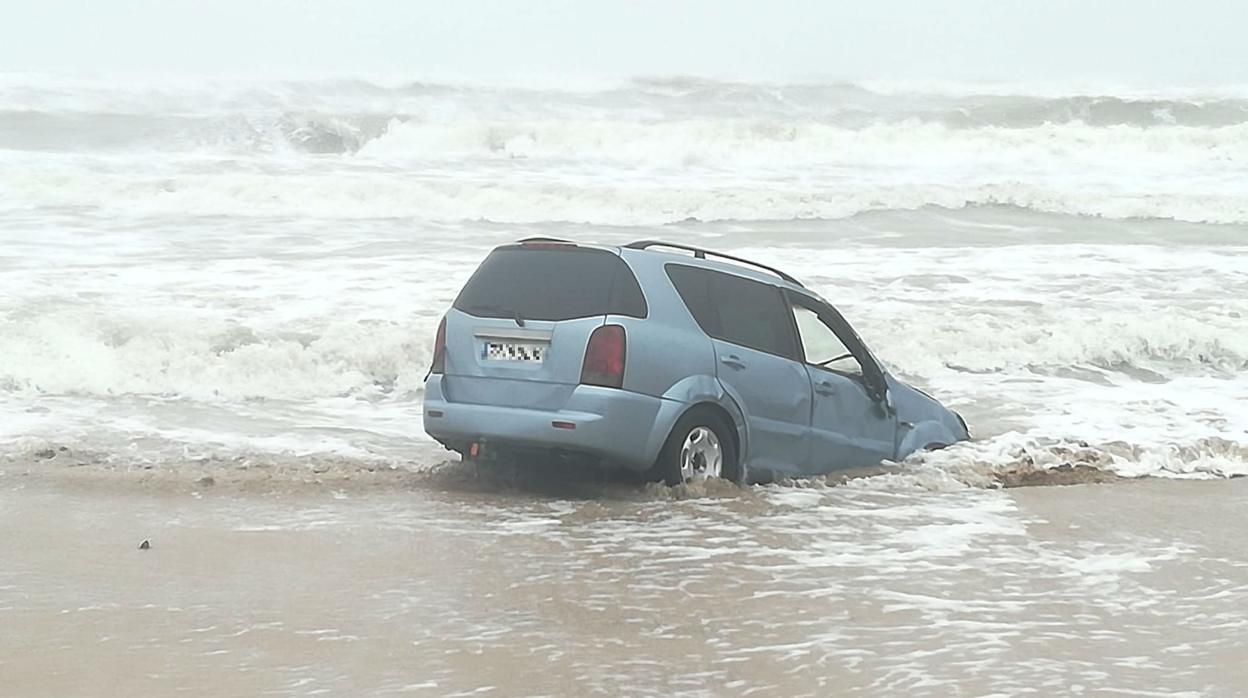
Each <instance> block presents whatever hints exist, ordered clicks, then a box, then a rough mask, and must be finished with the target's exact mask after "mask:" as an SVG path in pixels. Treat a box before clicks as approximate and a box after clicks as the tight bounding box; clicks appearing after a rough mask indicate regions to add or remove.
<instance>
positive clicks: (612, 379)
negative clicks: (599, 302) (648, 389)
mask: <svg viewBox="0 0 1248 698" xmlns="http://www.w3.org/2000/svg"><path fill="white" fill-rule="evenodd" d="M624 345H625V340H624V328H623V327H620V326H619V325H603V326H602V327H599V328H598V329H596V330H594V333H593V334H591V335H590V336H589V344H588V345H587V346H586V347H585V363H583V364H581V383H583V384H585V385H601V386H603V387H607V388H619V387H622V386H623V385H624V351H625V346H624Z"/></svg>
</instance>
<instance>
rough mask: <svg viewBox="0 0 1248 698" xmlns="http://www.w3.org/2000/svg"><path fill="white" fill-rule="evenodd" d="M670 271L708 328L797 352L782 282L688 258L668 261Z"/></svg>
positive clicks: (766, 348) (735, 339)
mask: <svg viewBox="0 0 1248 698" xmlns="http://www.w3.org/2000/svg"><path fill="white" fill-rule="evenodd" d="M667 276H668V278H670V279H671V280H672V285H673V286H675V287H676V292H677V293H679V294H680V298H681V300H683V301H684V302H685V306H686V307H687V308H689V313H690V314H691V315H693V319H694V320H696V321H697V323H698V326H699V327H701V328H702V331H703V332H705V333H707V334H708V335H710V336H712V337H714V338H715V339H721V340H723V341H725V342H732V343H733V344H740V345H741V346H744V347H749V348H750V349H757V350H758V351H763V352H767V353H769V354H776V355H778V356H783V357H785V358H787V359H796V358H797V354H798V352H797V341H796V339H795V338H794V336H793V327H792V324H791V323H790V321H789V314H788V310H787V303H786V302H785V299H784V294H783V293H782V292H781V291H780V289H779V288H777V287H775V286H771V285H768V284H764V283H761V282H758V281H752V280H750V279H746V278H742V277H740V276H733V275H732V274H724V273H722V272H717V271H711V270H709V269H701V268H698V267H691V266H686V265H683V264H669V265H667Z"/></svg>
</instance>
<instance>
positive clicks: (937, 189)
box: [0, 141, 1248, 225]
mask: <svg viewBox="0 0 1248 698" xmlns="http://www.w3.org/2000/svg"><path fill="white" fill-rule="evenodd" d="M1246 142H1248V141H1246ZM0 183H2V184H3V187H4V188H5V189H6V190H7V192H8V194H9V196H8V199H7V200H6V201H4V202H0V206H3V207H6V208H27V207H41V208H68V209H74V210H82V209H94V210H97V211H99V212H102V213H115V214H141V215H181V214H187V215H199V216H238V217H243V218H248V217H303V218H306V217H317V218H326V219H369V218H409V219H413V220H424V221H441V222H458V221H491V222H497V223H539V222H574V223H595V224H602V225H662V224H667V223H677V222H681V221H687V220H698V221H729V220H736V221H778V220H813V219H838V218H848V217H852V216H854V215H857V214H860V213H865V212H871V211H886V210H917V209H920V208H924V207H928V206H934V207H939V208H946V209H961V208H965V207H968V206H1012V207H1017V208H1023V209H1029V210H1033V211H1039V212H1046V213H1058V214H1067V215H1075V216H1094V217H1103V218H1110V219H1131V218H1160V219H1173V220H1179V221H1188V222H1195V223H1245V222H1248V197H1245V196H1243V195H1242V194H1239V193H1233V192H1220V191H1216V190H1212V189H1210V190H1205V191H1190V189H1191V187H1190V186H1186V185H1184V186H1183V188H1184V189H1188V191H1138V190H1137V191H1131V190H1126V191H1123V190H1121V189H1120V188H1116V187H1113V186H1110V185H1103V186H1102V185H1096V184H1091V185H1086V186H1075V185H1074V184H1073V183H1072V184H1069V185H1062V184H1060V183H1051V184H1050V183H1027V182H1019V181H1003V182H987V183H964V184H959V183H936V182H933V183H922V182H919V183H906V182H901V183H881V184H879V185H877V186H874V187H863V186H862V185H861V184H859V183H847V184H846V185H845V186H844V187H836V186H831V185H828V186H820V187H810V186H805V187H803V186H800V185H792V184H789V185H788V186H785V185H784V184H782V183H776V184H774V185H769V184H763V185H761V186H753V187H751V186H746V185H733V184H731V183H729V184H727V185H725V186H721V187H717V188H716V187H711V188H704V187H699V186H697V185H693V184H690V183H688V182H684V183H670V184H664V183H663V182H662V179H661V178H656V179H655V180H654V181H652V182H650V183H648V184H642V183H638V184H635V185H627V184H623V185H621V184H616V183H611V182H603V183H598V184H570V183H569V184H565V183H560V182H542V181H533V182H524V181H507V180H499V181H456V180H454V179H447V178H438V177H436V176H433V175H431V176H428V177H416V176H406V177H395V176H391V175H380V174H370V173H367V172H361V173H354V174H348V175H333V174H325V175H315V174H306V175H274V176H267V175H258V174H245V173H235V174H178V175H171V176H134V175H129V174H116V175H108V174H87V173H63V172H55V173H31V172H29V171H12V170H10V171H8V172H0Z"/></svg>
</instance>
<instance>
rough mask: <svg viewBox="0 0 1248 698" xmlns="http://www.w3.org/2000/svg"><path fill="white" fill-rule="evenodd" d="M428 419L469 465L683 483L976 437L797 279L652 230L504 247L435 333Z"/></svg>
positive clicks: (864, 458) (881, 456)
mask: <svg viewBox="0 0 1248 698" xmlns="http://www.w3.org/2000/svg"><path fill="white" fill-rule="evenodd" d="M424 424H425V431H426V432H428V433H429V435H430V436H432V437H433V438H434V439H437V440H438V441H439V442H441V443H442V444H443V445H444V446H446V447H447V448H448V449H450V450H453V451H457V452H458V453H460V454H462V455H463V456H464V457H465V458H482V457H487V456H500V455H501V456H505V457H510V456H518V455H523V454H526V453H529V454H537V455H544V456H555V457H558V456H574V457H578V458H587V459H592V460H593V461H596V462H598V463H601V464H603V465H608V466H622V467H625V468H628V469H631V470H635V471H644V472H647V473H649V474H651V475H652V476H653V477H654V479H662V480H664V481H666V482H667V483H668V484H677V483H681V482H688V481H691V480H698V479H704V478H709V477H722V478H726V479H729V480H732V481H735V482H740V483H744V482H757V481H766V480H770V479H773V478H775V477H778V476H786V477H802V476H810V475H819V474H824V473H827V472H830V471H833V470H836V469H841V468H852V467H860V466H866V465H872V464H876V463H879V462H880V461H883V460H893V461H896V460H899V459H901V458H904V457H905V456H906V455H908V454H910V453H912V452H914V451H916V450H918V449H931V448H940V447H944V446H947V445H950V444H952V443H954V442H956V441H961V440H964V439H967V438H968V434H967V429H966V424H965V422H963V420H962V418H961V417H960V416H958V415H957V414H956V413H955V412H953V411H951V410H949V409H948V408H946V407H944V406H943V405H941V404H940V403H939V402H937V401H936V400H935V399H933V398H931V397H930V396H928V395H926V394H924V393H922V392H920V391H919V390H916V389H915V388H912V387H910V386H908V385H906V384H904V383H902V382H901V381H899V380H898V379H897V378H895V377H893V376H892V375H891V374H889V372H888V370H887V369H886V368H884V366H883V365H881V364H880V362H879V361H877V360H876V359H875V357H874V356H873V355H872V354H871V351H870V350H869V349H867V346H866V345H865V344H864V343H863V342H862V340H861V339H860V338H859V337H858V335H857V333H855V332H854V330H853V328H852V327H850V325H849V323H848V322H846V321H845V318H844V317H843V316H842V315H841V314H840V313H839V312H837V310H836V309H835V308H833V307H832V305H831V304H829V303H828V302H827V301H825V300H823V299H822V298H820V297H819V296H818V295H816V294H815V293H813V292H811V291H810V290H809V289H807V288H805V287H804V286H802V284H801V283H799V282H798V281H797V280H796V279H794V278H793V277H791V276H789V275H788V274H785V273H784V272H781V271H778V270H776V269H772V268H770V267H767V266H764V265H761V264H757V263H754V262H750V261H747V260H744V259H740V258H738V257H733V256H730V255H725V254H720V253H716V252H711V251H709V250H703V249H699V248H694V247H689V246H685V245H676V244H670V243H664V242H657V241H651V240H644V241H639V242H635V243H632V244H629V245H624V246H623V247H608V246H597V245H580V244H574V243H571V242H566V241H561V240H552V239H546V238H533V239H528V240H523V241H520V242H519V243H516V244H510V245H504V246H502V247H499V248H497V249H495V250H494V251H493V252H491V253H490V255H489V256H488V257H486V259H485V261H483V262H482V263H481V266H480V267H478V268H477V270H476V272H475V273H474V274H473V275H472V277H471V278H470V279H469V280H468V283H467V285H465V286H464V288H463V290H462V291H460V294H459V296H458V297H457V298H456V299H455V302H454V304H453V306H452V308H451V310H450V311H449V312H447V314H446V316H445V317H444V318H443V319H442V322H441V324H440V325H439V326H438V331H437V338H436V340H435V345H434V353H433V365H432V367H431V369H430V373H429V377H428V380H427V383H426V392H425V401H424Z"/></svg>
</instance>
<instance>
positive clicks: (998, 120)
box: [0, 75, 1248, 695]
mask: <svg viewBox="0 0 1248 698" xmlns="http://www.w3.org/2000/svg"><path fill="white" fill-rule="evenodd" d="M530 235H550V236H557V237H566V238H571V239H576V240H584V241H599V242H610V243H614V242H626V241H629V240H633V239H640V238H663V239H668V240H672V241H677V242H686V243H695V244H699V245H704V246H708V247H712V248H717V249H722V250H725V251H730V252H734V253H738V254H741V255H744V256H747V257H751V258H755V259H758V260H760V261H764V262H768V263H771V264H775V265H777V266H780V267H782V268H784V269H786V270H788V271H789V272H791V273H792V274H794V275H795V276H797V277H798V278H800V279H802V280H803V281H804V282H805V283H806V284H807V285H808V286H811V287H812V288H814V289H816V290H818V291H819V292H820V293H821V294H823V295H824V296H825V297H827V298H828V299H829V300H831V301H832V302H833V303H834V304H836V305H837V306H838V307H839V308H840V309H841V310H842V312H843V313H844V314H845V315H846V316H847V318H848V319H849V320H850V321H851V322H852V323H853V324H854V325H855V327H856V328H857V329H858V330H859V332H860V333H861V334H862V335H863V337H864V339H865V340H866V341H867V343H868V344H869V345H870V346H871V347H872V348H873V350H874V351H875V352H876V353H877V355H878V356H879V357H880V358H881V359H882V360H883V361H884V362H885V363H887V364H888V365H889V366H890V367H892V369H893V370H894V371H895V372H896V373H898V374H899V375H900V376H902V377H903V378H905V379H906V380H908V381H910V382H912V383H914V384H916V385H918V386H919V387H921V388H923V389H924V390H927V391H928V392H930V393H932V394H933V395H935V396H937V397H938V398H940V399H941V400H943V401H944V402H946V404H949V405H950V406H952V407H954V408H956V409H957V410H959V411H960V412H961V413H962V414H964V415H965V417H966V419H967V421H968V422H969V424H970V426H971V431H972V434H973V436H974V437H975V438H974V441H972V442H971V443H968V444H962V445H958V446H956V447H954V448H950V449H947V450H945V451H941V452H939V453H934V454H926V455H919V456H915V457H913V458H912V459H910V460H908V461H907V462H904V463H900V464H885V465H884V466H882V467H881V468H880V469H879V470H878V471H873V472H870V473H858V475H862V477H860V478H857V479H854V480H853V481H852V482H850V483H849V484H847V485H845V486H843V487H838V486H835V485H836V484H837V482H839V478H833V479H831V481H826V482H825V481H822V480H820V481H816V482H800V483H785V484H783V485H779V486H769V487H756V488H748V489H745V490H737V489H735V488H729V489H728V490H726V491H719V490H718V489H713V491H705V490H696V491H686V490H685V489H683V488H681V489H679V490H678V491H668V490H664V489H663V488H653V487H652V488H642V487H640V486H638V485H635V484H630V483H620V482H611V481H601V480H600V479H599V477H598V476H597V475H594V474H585V473H571V474H569V473H558V474H546V475H544V476H535V475H534V474H532V473H515V472H511V473H501V474H500V473H481V472H478V471H476V470H475V469H473V468H466V467H464V466H462V465H459V464H455V463H453V462H452V461H453V459H452V458H451V457H450V456H449V455H448V454H447V453H446V452H444V451H442V450H441V449H440V447H438V446H437V444H435V443H433V442H432V441H430V440H429V439H428V438H427V437H425V436H424V434H423V431H422V429H421V423H420V416H421V397H422V379H423V377H424V375H425V372H426V370H427V367H428V363H429V359H430V346H431V342H432V335H433V328H434V327H436V325H437V322H438V319H439V318H440V316H441V313H442V312H444V310H445V309H446V307H448V305H449V303H450V301H451V299H452V298H453V296H454V294H455V293H456V292H457V290H458V288H459V286H460V285H461V284H462V283H463V281H464V280H465V279H466V278H467V276H468V275H469V274H470V273H471V272H472V270H473V268H474V266H475V265H476V264H477V262H478V261H479V260H480V259H481V258H482V257H483V256H484V255H485V254H486V253H487V252H488V250H489V249H490V248H491V247H492V246H494V245H497V244H501V243H504V242H508V241H512V240H514V239H517V238H520V237H525V236H530ZM1244 475H1248V94H1244V95H1239V94H1236V93H1235V92H1233V91H1222V92H1207V93H1199V92H1193V91H1187V92H1182V91H1173V92H1169V93H1156V94H1145V93H1139V92H1136V93H1125V92H1123V93H1121V94H1097V95H1093V94H1080V93H1075V92H1072V93H1062V92H1061V91H1053V90H1049V91H1044V92H1040V91H1030V92H1029V91H1028V90H1026V89H1023V88H1012V89H1008V90H1001V89H998V90H983V89H972V88H968V87H956V86H927V87H925V86H922V85H908V86H882V85H868V86H864V85H855V84H831V83H829V84H747V83H723V82H713V81H706V80H699V79H690V78H668V79H645V80H640V79H639V80H633V81H622V82H617V83H604V84H601V85H594V86H584V85H582V86H577V87H575V88H566V87H565V88H554V87H549V86H547V87H535V86H527V87H526V86H515V85H512V86H489V85H468V84H431V83H395V82H391V83H377V82H369V81H364V80H332V81H331V80H321V81H304V82H276V81H261V80H256V81H251V82H243V81H211V80H204V79H187V80H174V79H163V80H152V81H147V82H134V81H128V82H124V83H118V82H112V81H107V80H102V79H92V78H67V77H63V76H62V77H55V78H53V77H49V76H37V75H0V521H4V522H5V527H6V529H7V530H9V531H10V532H13V533H19V532H20V533H21V535H20V536H8V538H10V540H8V541H6V542H5V543H4V544H3V546H2V547H0V551H2V552H4V557H3V559H4V560H6V565H5V566H4V569H3V570H0V627H2V628H3V629H4V632H2V633H0V638H2V639H0V648H3V650H4V651H3V652H0V686H2V685H3V682H4V680H5V677H6V676H7V677H8V680H9V681H11V682H16V683H15V684H14V685H17V686H19V687H20V688H21V692H20V694H29V695H41V694H48V695H52V694H55V695H70V694H91V693H94V691H92V690H91V687H92V684H91V683H90V681H88V677H92V676H106V677H110V678H108V679H107V680H108V681H111V682H112V683H110V684H106V685H111V686H114V687H115V688H116V689H117V690H118V691H121V692H125V691H131V692H133V691H138V692H148V693H152V692H155V693H172V692H175V691H178V690H192V691H199V692H205V691H206V692H212V691H213V689H214V687H215V688H216V689H217V690H220V691H222V692H224V693H238V692H242V693H260V692H266V691H267V692H273V693H276V694H285V695H304V694H311V693H316V692H319V691H331V692H335V693H343V692H345V693H354V694H374V693H376V694H380V693H389V692H399V691H401V690H403V691H411V692H415V693H422V692H423V693H427V694H431V695H449V694H452V693H456V692H463V693H465V694H466V693H469V692H472V691H475V690H479V689H480V690H482V692H490V691H493V692H496V693H498V694H500V695H502V694H510V693H523V694H532V695H549V694H591V693H603V694H614V693H617V692H620V691H625V692H635V693H638V694H654V695H660V694H662V695H670V694H689V695H725V694H728V695H737V694H741V695H744V694H749V693H751V692H754V693H762V694H786V695H799V694H809V695H827V694H828V691H829V690H832V689H833V688H837V687H839V688H840V689H841V690H843V691H844V692H859V693H865V694H879V693H880V692H882V691H884V692H888V693H890V694H913V695H924V694H927V695H949V694H950V693H951V692H956V691H958V690H964V691H965V694H966V695H988V694H993V693H997V694H1001V695H1017V694H1019V693H1021V692H1024V691H1026V690H1028V689H1034V690H1036V691H1040V692H1044V693H1052V692H1055V691H1056V692H1058V693H1064V694H1080V693H1085V692H1086V693H1087V694H1089V695H1104V694H1107V693H1110V692H1114V691H1117V692H1120V693H1123V694H1130V695H1143V694H1145V692H1146V691H1152V692H1153V693H1152V694H1155V695H1236V694H1237V693H1238V692H1239V691H1241V690H1243V686H1246V685H1248V676H1246V675H1245V674H1244V670H1243V669H1242V667H1243V666H1245V665H1248V642H1246V641H1245V640H1244V637H1245V635H1244V628H1245V627H1248V611H1245V610H1244V609H1246V608H1248V605H1245V603H1244V602H1245V601H1246V600H1248V571H1246V570H1248V544H1245V543H1243V542H1242V540H1240V539H1239V538H1238V536H1233V535H1231V534H1230V533H1228V532H1229V531H1233V530H1242V527H1243V526H1244V525H1245V524H1248V518H1245V514H1244V512H1243V509H1242V506H1240V503H1241V502H1242V497H1243V495H1244V488H1243V487H1242V486H1241V483H1239V482H1233V481H1232V480H1234V479H1236V478H1238V477H1240V476H1244ZM535 478H536V479H535ZM543 478H545V479H543ZM567 480H571V481H574V482H573V484H572V485H567V486H565V485H566V482H565V481H567ZM1180 481H1183V482H1180ZM1193 481H1199V482H1193ZM1069 483H1096V484H1080V485H1078V486H1077V487H1062V486H1058V485H1060V484H1069ZM1015 484H1040V485H1045V486H1042V487H1039V488H1036V489H1028V490H1026V491H1023V490H1015V489H1000V487H1001V486H1002V485H1015ZM56 512H75V513H74V514H72V515H69V516H67V517H66V516H60V515H55V513H56ZM1179 512H1181V513H1182V516H1180V515H1179ZM157 536H160V538H157ZM149 537H151V538H153V548H152V550H150V551H145V553H143V554H142V555H144V557H137V556H139V555H140V553H138V552H136V551H133V550H132V548H134V547H135V545H137V542H138V540H131V539H132V538H136V539H143V538H149ZM361 539H363V540H365V541H371V542H366V543H361V542H360V540H361ZM383 541H384V542H383ZM455 545H460V546H462V548H463V549H465V550H471V551H472V552H473V553H474V555H476V554H479V555H481V556H482V557H481V558H476V557H473V558H471V559H463V558H456V557H455V555H454V554H452V553H451V552H449V551H452V550H454V546H455ZM180 546H185V547H180ZM297 551H303V552H304V553H306V555H303V556H300V555H299V554H297ZM70 553H72V554H74V555H80V556H81V559H82V560H84V561H90V564H91V565H93V566H94V567H93V568H92V569H99V570H100V571H101V575H103V577H102V578H104V579H106V580H107V586H106V591H101V590H100V589H99V588H96V587H93V586H92V582H91V574H87V573H86V572H84V570H83V569H81V568H80V567H79V566H78V565H76V564H73V563H72V562H70V561H69V559H68V558H66V557H65V555H66V554H70ZM147 553H150V554H147ZM162 556H163V557H162ZM162 560H163V561H162ZM206 560H207V561H211V563H212V564H209V562H206ZM318 560H331V561H334V562H335V563H338V564H342V565H358V569H360V570H361V572H360V575H359V576H358V578H357V577H353V576H351V575H349V574H347V573H345V572H340V571H336V572H334V573H332V574H330V573H328V572H326V571H325V569H324V567H323V566H321V565H319V564H317V561H318ZM244 561H249V562H247V563H246V564H250V565H254V566H256V568H257V569H260V570H262V574H260V576H257V577H254V578H248V577H247V576H246V575H245V574H244V573H243V572H242V571H240V570H241V568H240V567H239V566H240V565H244ZM9 562H12V564H8V563H9ZM134 565H140V567H137V568H136V567H134ZM57 570H60V571H59V572H57ZM1193 571H1198V572H1199V574H1194V573H1193ZM1189 573H1192V574H1189ZM483 574H484V575H488V576H490V579H489V581H485V580H481V581H479V582H474V583H468V581H469V580H472V579H475V578H476V577H478V576H479V575H483ZM152 575H156V577H153V576H152ZM162 575H163V576H162ZM1185 575H1186V576H1185ZM456 580H458V581H459V582H462V583H455V582H456ZM374 582H375V583H374ZM283 584H294V585H295V587H296V589H295V590H291V591H290V592H289V594H290V595H286V596H284V595H283V593H282V591H281V588H280V587H281V586H282V585H283ZM299 589H303V590H304V591H302V592H299V591H298V590H299ZM148 592H150V594H148ZM149 596H150V598H149ZM97 597H99V598H97ZM300 600H302V601H300ZM305 602H306V603H305ZM301 604H303V605H301ZM241 608H246V609H250V610H248V611H247V612H246V613H242V612H241V611H239V612H230V611H229V610H228V609H241ZM93 609H94V610H93ZM439 609H441V610H440V611H439ZM732 609H736V610H735V611H732ZM66 613H68V614H70V615H72V616H74V617H78V616H81V615H83V614H86V615H85V616H83V618H88V619H89V620H84V621H83V622H81V623H77V622H76V623H68V624H67V623H65V622H63V621H64V619H63V618H61V617H60V616H61V615H62V614H66ZM240 614H241V615H240ZM318 614H321V615H318ZM326 614H327V616H328V617H327V618H322V615H326ZM321 621H324V622H321ZM331 621H332V622H331ZM400 621H402V622H400ZM412 622H415V623H417V624H418V625H420V624H423V627H413V625H412V624H411V623H412ZM347 626H350V629H344V628H347ZM429 628H434V629H437V632H432V631H430V630H429ZM1167 633H1173V637H1170V636H1167V635H1166V634H1167ZM322 640H323V641H324V642H325V643H329V645H326V644H324V643H322V642H320V641H322ZM1170 640H1173V641H1172V642H1171V641H1170ZM201 641H202V643H201ZM110 642H111V643H113V644H111V645H110V644H108V643H110ZM188 642H189V643H190V644H189V645H187V644H186V643H188ZM203 643H206V644H203ZM309 643H311V644H309ZM305 645H306V647H305ZM396 645H397V646H402V647H404V648H406V649H405V650H402V651H399V650H395V651H396V652H399V654H398V655H396V656H397V657H398V659H397V660H396V661H397V663H395V664H385V663H384V662H383V663H379V661H380V660H379V659H378V656H377V653H378V652H384V651H385V650H383V649H382V648H385V647H392V646H396ZM313 646H315V647H317V648H319V649H317V650H316V651H313V650H312V647H313ZM330 646H332V647H333V648H335V649H336V650H337V649H341V651H336V652H330V653H328V654H326V653H325V652H322V651H321V650H325V649H326V648H327V647H330ZM188 647H191V648H194V651H191V650H188V649H187V648H188ZM664 648H666V649H664ZM50 650H56V653H54V654H53V655H51V656H50ZM305 650H306V652H305ZM148 651H155V652H156V653H157V656H160V657H164V658H166V659H165V660H162V661H157V662H155V664H154V665H153V666H152V667H151V668H150V671H148V672H147V673H145V674H143V675H142V676H133V675H126V676H122V675H121V674H118V673H117V672H116V669H115V668H107V667H114V666H115V664H116V663H117V662H118V661H126V660H133V661H139V658H140V657H143V656H146V655H144V654H143V653H144V652H148ZM40 658H42V659H40ZM314 659H315V661H313V660H314ZM142 661H144V662H148V659H143V660H142ZM535 666H541V667H546V668H547V669H546V670H535V669H534V667H535ZM162 667H163V668H162ZM512 669H514V671H513V670H512ZM222 671H225V672H227V673H229V675H230V676H232V677H234V678H231V679H230V680H229V682H227V683H225V684H217V683H214V682H213V680H212V679H211V678H210V677H213V676H219V675H220V673H221V672H222ZM249 672H250V673H249ZM235 681H236V682H235ZM509 682H513V683H509Z"/></svg>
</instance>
